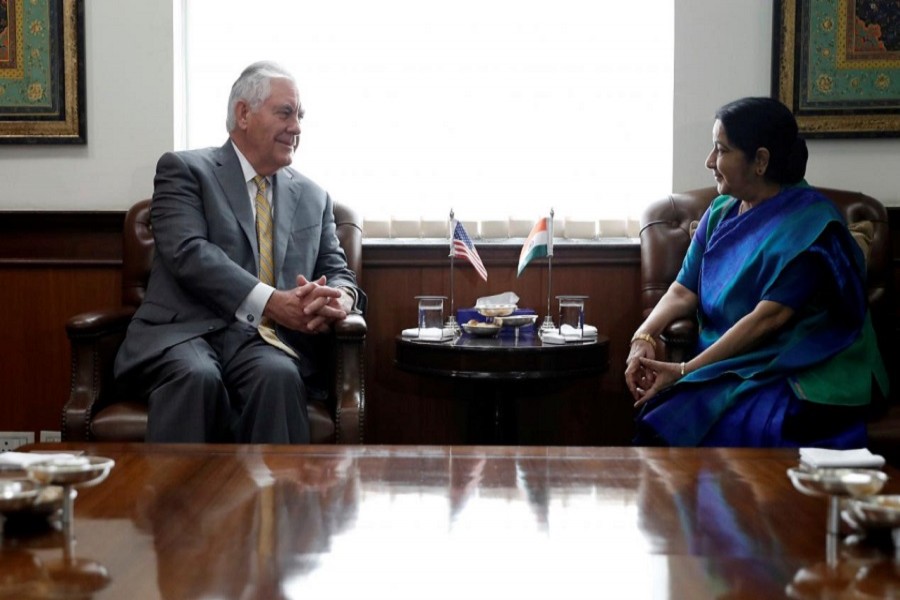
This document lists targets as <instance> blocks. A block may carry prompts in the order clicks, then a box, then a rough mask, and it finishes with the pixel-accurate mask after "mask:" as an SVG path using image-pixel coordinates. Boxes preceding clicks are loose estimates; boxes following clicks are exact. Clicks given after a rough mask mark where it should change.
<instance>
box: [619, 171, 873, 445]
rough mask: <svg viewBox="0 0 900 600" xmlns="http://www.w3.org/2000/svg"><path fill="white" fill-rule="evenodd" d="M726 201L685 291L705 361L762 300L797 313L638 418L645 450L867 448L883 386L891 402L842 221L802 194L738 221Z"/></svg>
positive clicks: (703, 226)
mask: <svg viewBox="0 0 900 600" xmlns="http://www.w3.org/2000/svg"><path fill="white" fill-rule="evenodd" d="M739 204H740V201H739V200H737V199H736V198H733V197H731V196H719V197H718V198H716V199H715V200H714V201H713V203H712V204H711V205H710V208H709V209H708V210H707V212H706V214H704V216H703V218H702V220H701V221H700V224H699V226H698V228H697V232H696V234H695V235H694V238H693V241H692V242H691V246H690V248H689V249H688V253H687V256H686V257H685V260H684V263H683V265H682V268H681V271H680V272H679V274H678V278H677V281H678V282H679V283H680V284H682V285H684V286H685V287H686V288H688V289H689V290H691V291H693V292H694V293H695V294H697V297H698V299H699V305H698V310H697V313H698V314H697V316H698V320H699V325H700V334H699V339H698V342H697V353H699V352H702V351H703V350H705V349H706V348H708V347H709V346H711V345H712V344H713V343H715V341H716V340H718V339H719V338H720V337H721V336H722V335H723V334H724V333H725V332H726V331H728V329H730V328H731V327H732V326H733V325H734V324H735V323H736V322H737V321H738V320H740V319H741V318H743V317H744V316H745V315H747V314H748V313H750V312H751V311H752V310H753V309H754V308H755V307H756V305H757V304H758V303H759V302H760V301H762V300H770V301H774V302H778V303H781V304H784V305H787V306H790V307H791V308H793V309H794V311H795V313H794V316H793V317H792V319H791V320H790V321H789V322H788V323H787V324H786V325H785V326H784V327H782V328H781V329H780V330H779V331H778V332H776V333H774V334H773V335H772V336H770V337H769V338H767V339H766V340H765V341H764V342H763V343H762V344H761V345H760V346H757V347H756V348H754V349H753V350H752V351H750V352H747V353H745V354H741V355H739V356H734V357H732V358H729V359H726V360H723V361H720V362H717V363H713V364H710V365H707V366H705V367H702V368H700V369H697V370H696V371H694V372H692V373H689V374H688V375H686V376H685V377H683V378H682V379H681V380H680V381H678V382H677V383H676V384H675V385H673V386H672V387H670V388H668V389H667V390H664V391H663V392H661V393H660V394H659V395H658V396H656V397H655V398H653V399H651V400H650V401H649V402H648V403H647V404H646V405H645V406H644V407H643V408H642V410H641V411H640V413H639V414H638V418H637V435H636V438H635V443H637V444H664V445H671V446H767V447H777V446H787V447H797V446H819V447H829V448H852V447H862V446H865V444H866V429H865V418H866V414H867V411H866V407H867V405H868V404H869V403H870V402H871V399H872V392H873V381H877V384H878V387H879V388H880V390H881V392H882V393H885V394H886V393H887V374H886V372H885V370H884V366H883V364H882V362H881V357H880V354H879V352H878V348H877V343H876V339H875V333H874V330H873V328H872V323H871V320H870V318H869V313H868V304H867V298H866V294H865V285H864V284H865V276H866V275H865V274H866V266H865V258H864V256H863V254H862V251H861V250H860V248H859V245H858V244H857V243H856V241H855V240H854V239H853V237H852V236H851V235H850V232H849V231H848V229H847V226H846V223H845V222H844V219H843V217H842V216H841V214H840V213H839V212H838V210H837V208H836V207H835V206H834V205H833V204H832V203H831V201H829V200H828V199H827V198H825V197H824V196H822V195H821V194H819V193H818V192H816V191H815V190H813V189H812V188H810V187H809V186H807V185H805V184H803V185H801V186H795V187H789V188H785V189H783V190H782V191H781V192H780V193H779V194H778V195H777V196H775V197H773V198H770V199H769V200H766V201H765V202H762V203H761V204H759V205H758V206H756V207H754V208H753V210H750V211H747V212H746V213H744V214H739V210H738V207H739Z"/></svg>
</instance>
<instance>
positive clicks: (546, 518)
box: [0, 444, 900, 600]
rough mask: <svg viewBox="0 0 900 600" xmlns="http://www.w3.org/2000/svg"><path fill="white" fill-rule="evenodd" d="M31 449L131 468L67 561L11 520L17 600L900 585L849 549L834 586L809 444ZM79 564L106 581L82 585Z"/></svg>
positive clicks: (2, 575)
mask: <svg viewBox="0 0 900 600" xmlns="http://www.w3.org/2000/svg"><path fill="white" fill-rule="evenodd" d="M29 449H45V450H47V449H52V450H65V449H70V450H83V451H84V452H86V453H89V454H95V455H100V456H108V457H110V458H113V459H115V460H116V466H115V467H114V468H113V470H112V472H111V473H110V476H109V478H108V479H107V480H106V481H104V482H103V483H101V484H100V485H98V486H96V487H92V488H86V489H83V490H81V491H80V493H79V495H78V498H77V499H76V501H75V524H74V525H75V526H74V532H75V542H74V544H73V545H72V546H71V553H70V554H69V555H68V556H67V557H66V558H67V559H66V560H63V559H62V557H63V554H64V552H63V548H64V543H65V542H64V540H63V539H61V534H60V533H58V532H56V531H55V530H45V531H39V532H11V531H10V529H11V528H10V527H9V523H7V527H6V530H5V531H4V536H3V539H2V547H0V598H27V597H31V596H29V595H28V593H31V592H34V591H35V590H43V592H42V593H43V594H44V595H39V594H36V595H35V597H50V596H51V594H49V593H48V590H50V591H55V592H58V591H59V590H58V589H56V588H54V586H57V587H58V586H60V585H63V583H65V585H67V586H69V587H68V591H67V593H66V594H64V595H60V594H58V593H57V595H53V596H52V597H84V598H98V599H101V598H115V599H121V598H133V599H144V598H172V599H179V600H181V599H188V598H254V599H256V598H259V599H262V598H265V599H270V598H271V599H277V598H330V597H335V598H417V599H418V598H429V599H430V598H465V597H472V598H540V599H541V600H549V599H551V598H567V599H568V598H628V599H632V598H689V599H691V600H697V599H702V598H726V597H727V598H780V597H785V596H787V597H792V596H793V597H798V598H807V597H809V598H818V597H826V596H827V597H829V598H838V597H841V598H843V597H852V598H857V597H888V595H890V594H897V593H900V577H898V575H896V574H895V570H896V569H900V563H898V562H897V561H895V559H894V557H893V553H892V551H891V550H890V549H885V548H884V547H877V546H874V545H869V544H863V543H856V544H852V543H848V542H846V541H845V542H843V543H842V544H841V547H840V563H839V565H838V568H837V570H836V571H832V573H833V574H837V575H839V577H838V578H837V579H839V580H840V582H841V583H840V584H839V586H837V587H833V588H832V589H826V588H824V587H823V583H822V582H823V581H825V578H826V576H827V575H828V573H829V572H828V570H827V569H826V567H825V565H824V561H825V519H826V502H825V500H823V499H819V498H810V497H807V496H803V495H801V494H800V493H798V492H797V491H796V490H794V488H793V487H792V485H791V483H790V481H789V480H788V477H787V476H786V474H785V471H786V470H787V469H788V468H789V467H791V466H794V465H795V464H796V463H797V453H796V451H790V450H749V449H732V450H725V449H648V448H563V447H502V446H493V447H478V446H465V447H436V446H407V447H398V446H394V447H388V446H334V447H326V446H311V447H297V446H199V445H198V446H172V445H168V446H166V445H152V444H132V445H126V444H121V445H120V444H107V445H101V444H94V445H92V444H62V445H57V444H53V445H35V446H31V447H29ZM887 473H888V474H889V475H890V476H891V477H892V479H891V480H890V481H889V482H888V485H887V487H886V488H885V490H884V491H885V493H897V492H896V490H897V489H900V473H898V472H897V471H895V470H894V469H890V468H889V469H887ZM892 490H893V491H892ZM67 569H68V570H69V572H67V571H66V570H67ZM79 570H80V571H85V572H87V573H88V574H82V575H81V576H76V571H79ZM835 585H836V584H835ZM91 587H92V588H93V589H90V590H88V589H87V588H91ZM29 590H30V591H31V592H29ZM78 590H81V591H85V592H88V593H83V594H81V595H76V594H75V592H76V591H78ZM829 594H830V595H829ZM865 594H869V595H865Z"/></svg>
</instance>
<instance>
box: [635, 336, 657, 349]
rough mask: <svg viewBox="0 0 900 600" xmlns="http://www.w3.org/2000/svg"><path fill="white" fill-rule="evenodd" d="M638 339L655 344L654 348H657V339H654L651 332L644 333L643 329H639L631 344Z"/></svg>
mask: <svg viewBox="0 0 900 600" xmlns="http://www.w3.org/2000/svg"><path fill="white" fill-rule="evenodd" d="M638 340H643V341H645V342H647V343H648V344H650V345H651V346H653V349H654V350H656V340H654V339H653V336H652V335H650V334H649V333H644V332H643V331H638V332H637V333H635V334H634V337H632V338H631V342H630V343H631V344H633V343H635V342H636V341H638Z"/></svg>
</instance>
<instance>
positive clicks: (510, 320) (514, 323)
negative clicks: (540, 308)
mask: <svg viewBox="0 0 900 600" xmlns="http://www.w3.org/2000/svg"><path fill="white" fill-rule="evenodd" d="M536 320H537V315H509V316H508V317H494V323H498V324H499V325H500V326H501V327H523V326H525V325H534V322H535V321H536Z"/></svg>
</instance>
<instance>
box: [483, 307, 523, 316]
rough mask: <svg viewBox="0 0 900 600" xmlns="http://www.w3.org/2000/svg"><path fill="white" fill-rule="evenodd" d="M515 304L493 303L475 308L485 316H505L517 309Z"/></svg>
mask: <svg viewBox="0 0 900 600" xmlns="http://www.w3.org/2000/svg"><path fill="white" fill-rule="evenodd" d="M516 308H517V306H516V305H515V304H491V305H490V306H476V307H475V310H476V311H477V312H478V314H479V315H481V316H483V317H505V316H507V315H511V314H513V313H514V312H515V311H516Z"/></svg>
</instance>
